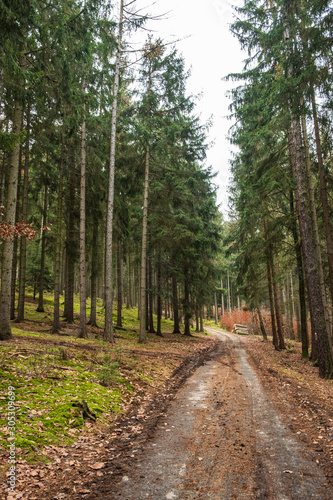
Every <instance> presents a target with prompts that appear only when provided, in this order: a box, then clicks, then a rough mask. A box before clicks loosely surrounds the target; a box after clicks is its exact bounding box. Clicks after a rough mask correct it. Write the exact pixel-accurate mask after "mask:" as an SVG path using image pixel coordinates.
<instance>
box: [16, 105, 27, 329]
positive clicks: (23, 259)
mask: <svg viewBox="0 0 333 500" xmlns="http://www.w3.org/2000/svg"><path fill="white" fill-rule="evenodd" d="M26 130H27V135H26V138H25V140H26V143H25V155H24V156H25V158H24V177H23V193H22V220H23V222H27V218H28V189H29V160H30V157H29V155H30V103H28V107H27V126H26ZM26 270H27V239H26V238H25V237H24V236H21V240H20V270H19V296H18V305H17V317H16V323H21V322H22V321H24V298H25V281H26Z"/></svg>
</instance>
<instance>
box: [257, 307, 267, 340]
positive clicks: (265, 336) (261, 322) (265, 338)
mask: <svg viewBox="0 0 333 500" xmlns="http://www.w3.org/2000/svg"><path fill="white" fill-rule="evenodd" d="M256 309H257V313H258V316H259V324H260V330H261V334H262V336H263V339H264V340H267V333H266V330H265V325H264V321H263V319H262V315H261V312H260V308H259V306H258V307H257V308H256Z"/></svg>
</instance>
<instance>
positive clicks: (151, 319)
mask: <svg viewBox="0 0 333 500" xmlns="http://www.w3.org/2000/svg"><path fill="white" fill-rule="evenodd" d="M148 288H149V292H148V301H149V333H156V332H155V328H154V316H153V312H154V311H153V271H152V266H151V259H148Z"/></svg>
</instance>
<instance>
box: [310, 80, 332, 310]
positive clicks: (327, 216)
mask: <svg viewBox="0 0 333 500" xmlns="http://www.w3.org/2000/svg"><path fill="white" fill-rule="evenodd" d="M311 91H312V92H311V100H312V114H313V122H314V129H315V137H316V148H317V158H318V171H319V181H320V195H321V196H320V197H321V204H322V207H323V219H324V226H325V236H326V249H327V261H328V276H329V290H330V296H331V304H333V235H332V226H331V220H330V209H329V205H328V197H327V184H326V177H325V170H324V162H323V154H322V150H321V141H320V131H319V124H318V114H317V106H316V101H315V93H314V89H313V85H312V88H311Z"/></svg>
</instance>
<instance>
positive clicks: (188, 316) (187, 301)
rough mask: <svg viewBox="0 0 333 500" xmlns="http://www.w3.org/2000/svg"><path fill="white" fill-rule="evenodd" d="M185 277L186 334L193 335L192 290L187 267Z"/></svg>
mask: <svg viewBox="0 0 333 500" xmlns="http://www.w3.org/2000/svg"><path fill="white" fill-rule="evenodd" d="M184 275H185V279H184V327H185V329H184V335H188V336H191V331H190V319H191V316H192V315H191V307H190V292H189V283H188V270H187V268H185V272H184Z"/></svg>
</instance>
